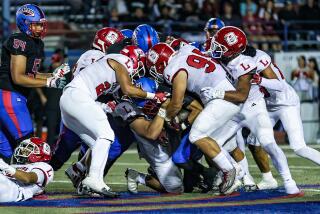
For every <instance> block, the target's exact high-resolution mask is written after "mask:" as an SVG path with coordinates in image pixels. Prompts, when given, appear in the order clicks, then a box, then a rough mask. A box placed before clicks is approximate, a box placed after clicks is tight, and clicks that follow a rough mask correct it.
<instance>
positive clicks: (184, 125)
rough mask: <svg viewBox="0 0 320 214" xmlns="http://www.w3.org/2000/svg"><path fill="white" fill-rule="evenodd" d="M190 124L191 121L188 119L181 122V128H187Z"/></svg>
mask: <svg viewBox="0 0 320 214" xmlns="http://www.w3.org/2000/svg"><path fill="white" fill-rule="evenodd" d="M189 126H190V123H189V121H188V120H186V121H184V122H183V123H182V124H181V129H182V130H186V129H187V128H188V127H189Z"/></svg>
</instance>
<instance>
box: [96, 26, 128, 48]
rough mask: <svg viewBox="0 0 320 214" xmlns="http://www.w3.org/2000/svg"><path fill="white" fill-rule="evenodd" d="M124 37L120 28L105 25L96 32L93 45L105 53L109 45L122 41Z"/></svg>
mask: <svg viewBox="0 0 320 214" xmlns="http://www.w3.org/2000/svg"><path fill="white" fill-rule="evenodd" d="M123 39H124V36H123V34H122V33H121V32H120V31H119V30H118V29H116V28H113V27H105V28H102V29H100V30H98V31H97V32H96V35H95V37H94V40H93V43H92V47H94V48H96V49H98V50H100V51H102V52H104V53H105V52H106V51H107V49H108V47H110V46H111V45H112V44H114V43H116V42H120V41H121V40H123Z"/></svg>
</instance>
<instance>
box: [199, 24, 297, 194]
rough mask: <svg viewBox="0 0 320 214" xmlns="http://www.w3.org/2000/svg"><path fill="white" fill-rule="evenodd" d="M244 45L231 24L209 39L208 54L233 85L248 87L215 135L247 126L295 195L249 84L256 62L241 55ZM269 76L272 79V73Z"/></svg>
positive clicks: (210, 93) (218, 94) (209, 91)
mask: <svg viewBox="0 0 320 214" xmlns="http://www.w3.org/2000/svg"><path fill="white" fill-rule="evenodd" d="M246 47H247V38H246V35H245V34H244V32H243V31H242V30H240V29H239V28H236V27H232V26H227V27H224V28H222V29H220V30H219V31H218V32H217V33H216V34H215V36H214V37H213V39H212V42H211V47H210V49H211V51H212V56H213V57H214V58H219V59H221V62H223V63H224V65H225V67H226V69H227V71H228V75H229V77H230V79H231V81H233V83H234V85H236V87H237V88H246V89H248V88H249V89H250V92H249V96H248V98H245V99H243V100H241V101H242V102H243V103H244V104H243V106H242V108H241V111H240V113H239V114H237V115H236V117H234V118H233V119H232V120H230V121H229V122H228V124H227V125H226V126H225V127H223V129H224V130H222V131H220V132H219V134H220V135H224V137H225V138H229V137H231V136H234V135H235V134H236V132H237V131H238V130H239V129H240V128H241V127H248V128H249V129H250V131H251V132H252V133H253V134H254V135H255V136H256V137H257V138H258V139H259V141H260V143H261V145H262V147H263V148H264V150H265V151H266V152H267V153H268V154H269V155H270V157H271V159H272V161H273V163H274V166H275V167H276V169H277V170H278V172H279V174H280V175H281V176H282V178H283V181H284V187H285V190H286V193H288V194H298V193H299V192H300V190H299V189H298V187H297V185H296V183H295V181H294V180H293V179H292V177H291V173H290V170H289V167H288V162H287V159H286V156H285V155H284V153H283V151H282V150H281V149H280V148H279V146H278V145H277V144H276V141H275V139H274V135H273V128H272V127H273V126H272V123H271V121H270V118H269V115H268V112H267V109H266V104H265V100H264V95H263V93H262V92H261V91H260V88H259V86H258V85H252V86H251V80H252V76H253V74H254V73H255V72H256V70H257V64H256V62H255V61H254V60H253V58H252V57H249V56H245V55H243V54H242V53H243V52H244V51H245V49H246ZM270 78H276V76H275V77H274V76H272V77H270ZM203 90H204V91H205V93H206V95H207V97H211V99H224V100H229V101H230V100H231V99H230V97H229V96H227V94H226V93H224V91H222V90H215V89H213V88H212V87H211V88H210V87H208V88H206V89H203ZM238 99H239V98H238ZM222 133H223V134H222Z"/></svg>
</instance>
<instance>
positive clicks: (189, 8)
mask: <svg viewBox="0 0 320 214" xmlns="http://www.w3.org/2000/svg"><path fill="white" fill-rule="evenodd" d="M197 11H198V8H197V4H195V3H194V1H191V0H187V1H185V2H184V3H183V6H182V10H181V12H180V20H181V21H186V22H190V23H191V22H197V21H199V14H198V12H197Z"/></svg>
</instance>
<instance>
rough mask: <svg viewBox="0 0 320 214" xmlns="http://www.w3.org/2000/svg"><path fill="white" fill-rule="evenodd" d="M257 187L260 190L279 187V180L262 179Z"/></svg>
mask: <svg viewBox="0 0 320 214" xmlns="http://www.w3.org/2000/svg"><path fill="white" fill-rule="evenodd" d="M257 187H258V189H259V190H266V189H277V188H278V182H277V180H276V179H274V178H272V179H268V180H265V179H262V180H261V181H260V182H259V183H258V184H257Z"/></svg>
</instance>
